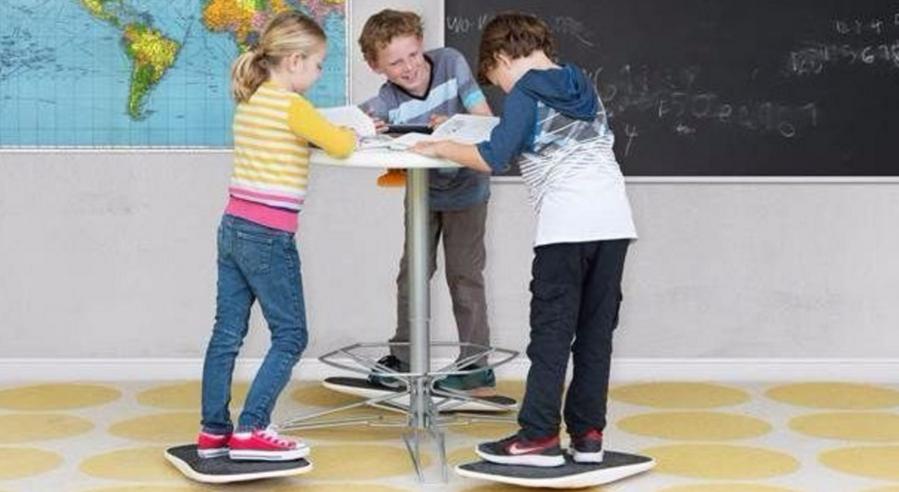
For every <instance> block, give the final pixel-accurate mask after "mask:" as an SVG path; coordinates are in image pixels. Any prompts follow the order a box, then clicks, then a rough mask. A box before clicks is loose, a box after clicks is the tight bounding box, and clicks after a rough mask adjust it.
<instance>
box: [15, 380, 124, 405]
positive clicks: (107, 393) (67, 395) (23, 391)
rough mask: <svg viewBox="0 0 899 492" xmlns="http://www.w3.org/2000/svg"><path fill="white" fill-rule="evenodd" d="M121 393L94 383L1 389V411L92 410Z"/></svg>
mask: <svg viewBox="0 0 899 492" xmlns="http://www.w3.org/2000/svg"><path fill="white" fill-rule="evenodd" d="M121 396H122V393H121V392H120V391H119V390H117V389H115V388H110V387H108V386H100V385H95V384H75V383H72V384H36V385H32V386H19V387H15V388H7V389H4V390H0V408H4V409H8V410H24V411H33V410H38V411H52V410H71V409H74V408H85V407H95V406H99V405H104V404H106V403H109V402H111V401H115V400H118V399H119V398H121Z"/></svg>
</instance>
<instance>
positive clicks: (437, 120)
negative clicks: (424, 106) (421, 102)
mask: <svg viewBox="0 0 899 492" xmlns="http://www.w3.org/2000/svg"><path fill="white" fill-rule="evenodd" d="M448 119H449V116H447V115H445V114H432V115H431V120H430V121H429V122H428V126H429V127H431V128H437V127H438V126H440V125H442V124H443V122H445V121H446V120H448Z"/></svg>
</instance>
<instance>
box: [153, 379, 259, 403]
mask: <svg viewBox="0 0 899 492" xmlns="http://www.w3.org/2000/svg"><path fill="white" fill-rule="evenodd" d="M248 389H249V384H248V383H245V382H240V383H234V384H232V385H231V408H240V407H241V406H243V402H244V399H245V398H246V396H247V391H248ZM201 394H202V389H201V383H200V382H199V381H188V382H184V383H179V384H170V385H165V386H157V387H155V388H150V389H148V390H144V391H141V392H140V393H138V395H137V402H138V403H140V404H141V405H145V406H148V407H154V408H163V409H166V410H187V409H193V408H200V398H201Z"/></svg>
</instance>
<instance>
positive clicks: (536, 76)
mask: <svg viewBox="0 0 899 492" xmlns="http://www.w3.org/2000/svg"><path fill="white" fill-rule="evenodd" d="M515 85H516V86H517V87H518V88H519V89H521V91H522V92H524V93H525V94H527V95H528V96H531V97H533V98H534V99H536V100H538V101H540V102H542V103H543V104H546V105H547V106H549V107H550V108H552V109H555V110H556V111H558V112H560V113H562V114H563V115H565V116H568V117H569V118H574V119H578V120H586V121H592V120H594V119H595V118H596V113H597V111H598V110H599V101H598V100H597V97H596V90H595V89H594V88H593V84H591V83H590V82H589V81H588V80H587V77H586V76H585V75H584V72H583V70H581V69H580V68H578V67H576V66H574V65H570V64H566V65H563V66H562V68H553V69H549V70H530V71H528V72H527V73H525V74H524V76H523V77H521V79H520V80H519V81H518V82H517V83H516V84H515Z"/></svg>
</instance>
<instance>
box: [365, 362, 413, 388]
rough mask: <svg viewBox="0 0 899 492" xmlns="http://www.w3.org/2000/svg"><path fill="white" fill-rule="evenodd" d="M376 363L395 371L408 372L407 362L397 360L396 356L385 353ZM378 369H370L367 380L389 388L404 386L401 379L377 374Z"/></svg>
mask: <svg viewBox="0 0 899 492" xmlns="http://www.w3.org/2000/svg"><path fill="white" fill-rule="evenodd" d="M378 364H379V365H382V366H384V367H386V368H388V369H393V370H394V371H396V372H409V364H406V363H405V362H403V361H401V360H399V359H398V358H397V357H396V356H393V355H385V356H384V357H381V358H380V359H378ZM377 372H380V371H372V373H371V374H369V375H368V382H369V383H371V384H374V385H377V386H383V387H385V388H390V389H402V388H405V387H406V383H405V382H403V381H402V380H401V379H398V378H394V377H390V376H384V375H381V374H377Z"/></svg>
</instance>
